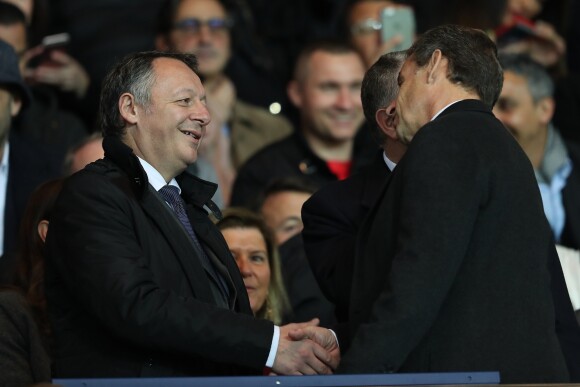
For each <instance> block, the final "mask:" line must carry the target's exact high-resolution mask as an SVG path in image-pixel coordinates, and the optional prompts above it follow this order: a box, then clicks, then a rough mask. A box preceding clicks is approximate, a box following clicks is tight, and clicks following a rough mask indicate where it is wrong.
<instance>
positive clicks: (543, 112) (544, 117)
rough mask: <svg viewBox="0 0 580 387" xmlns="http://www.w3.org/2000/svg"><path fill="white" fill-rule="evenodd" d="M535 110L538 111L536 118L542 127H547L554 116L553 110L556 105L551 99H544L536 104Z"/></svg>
mask: <svg viewBox="0 0 580 387" xmlns="http://www.w3.org/2000/svg"><path fill="white" fill-rule="evenodd" d="M536 109H537V111H538V117H539V119H540V122H541V123H542V124H543V125H548V124H549V123H550V121H552V117H553V116H554V110H555V109H556V104H555V102H554V99H553V98H550V97H546V98H542V99H541V100H539V101H538V102H537V103H536Z"/></svg>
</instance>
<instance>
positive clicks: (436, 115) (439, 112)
mask: <svg viewBox="0 0 580 387" xmlns="http://www.w3.org/2000/svg"><path fill="white" fill-rule="evenodd" d="M459 101H463V100H462V99H458V100H457V101H453V102H451V103H450V104H449V105H447V106H445V107H444V108H443V109H441V110H439V111H438V112H437V113H436V114H435V115H434V116H433V118H431V121H433V120H434V119H435V118H437V117H439V115H440V114H441V113H443V112H444V111H445V109H447V108H448V107H449V106H451V105H453V104H456V103H457V102H459Z"/></svg>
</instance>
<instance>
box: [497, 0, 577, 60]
mask: <svg viewBox="0 0 580 387" xmlns="http://www.w3.org/2000/svg"><path fill="white" fill-rule="evenodd" d="M541 11H542V1H541V0H525V1H522V0H507V2H506V7H505V13H504V17H503V21H502V24H501V25H500V26H499V27H498V28H497V29H496V31H495V32H496V35H497V41H498V47H499V48H500V50H501V51H502V52H505V53H520V54H527V55H529V56H530V57H532V58H533V59H534V60H535V61H537V62H538V63H541V64H542V65H543V66H544V67H554V66H557V65H558V64H563V61H564V59H565V54H566V42H565V40H564V38H563V37H562V36H560V34H559V33H558V32H557V31H556V28H555V27H554V26H553V25H552V24H550V23H547V22H544V21H542V20H535V19H536V17H537V16H538V15H539V14H540V12H541Z"/></svg>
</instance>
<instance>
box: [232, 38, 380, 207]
mask: <svg viewBox="0 0 580 387" xmlns="http://www.w3.org/2000/svg"><path fill="white" fill-rule="evenodd" d="M364 71H365V67H364V63H363V61H362V59H361V58H360V56H359V55H358V53H357V52H356V51H354V49H353V48H351V47H350V46H348V45H345V44H342V43H337V42H328V41H324V42H315V43H312V44H311V45H309V46H308V47H306V48H305V49H304V50H303V51H302V53H301V54H300V56H299V58H298V60H297V63H296V66H295V72H294V79H293V80H292V81H291V82H290V84H289V85H288V95H289V96H290V100H291V101H292V103H293V104H294V105H296V106H297V107H298V109H299V110H300V127H299V130H298V131H296V132H295V133H293V134H292V135H290V136H288V137H286V138H284V139H282V140H280V141H278V142H276V143H274V144H271V145H269V146H267V147H266V148H264V149H262V150H261V151H260V152H258V153H256V154H255V155H254V156H253V157H252V158H250V159H249V160H248V161H247V162H246V164H245V165H244V166H242V168H241V169H240V171H239V173H238V177H237V179H236V182H235V184H234V191H233V196H232V204H233V205H242V206H253V205H255V204H256V203H255V200H256V198H257V197H258V195H259V192H261V191H262V190H263V189H264V188H265V187H266V186H267V185H268V184H269V183H271V182H272V181H273V180H275V179H278V178H283V177H287V176H304V177H305V178H306V179H307V180H309V181H311V182H312V183H314V184H316V185H317V186H321V185H323V184H326V183H328V182H331V181H335V180H340V179H344V178H346V177H348V176H349V175H350V174H351V173H352V172H353V171H356V170H358V169H359V168H360V167H361V166H363V165H366V164H367V163H368V162H369V159H370V158H372V156H371V154H374V150H373V149H369V147H367V146H365V145H366V143H365V144H362V142H363V141H361V142H356V141H355V136H356V134H357V131H358V130H359V128H360V127H361V125H362V123H363V112H362V106H361V102H360V84H361V82H362V78H363V76H364ZM365 140H366V139H365Z"/></svg>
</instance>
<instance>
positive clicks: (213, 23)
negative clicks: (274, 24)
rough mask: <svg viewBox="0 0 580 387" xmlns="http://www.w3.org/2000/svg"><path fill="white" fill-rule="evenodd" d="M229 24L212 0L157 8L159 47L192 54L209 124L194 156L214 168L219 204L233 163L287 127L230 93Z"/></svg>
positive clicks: (173, 1)
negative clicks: (203, 90)
mask: <svg viewBox="0 0 580 387" xmlns="http://www.w3.org/2000/svg"><path fill="white" fill-rule="evenodd" d="M232 24H233V23H232V20H231V19H230V18H229V17H228V15H227V13H226V10H225V8H224V6H223V4H222V3H221V2H220V1H218V0H168V1H166V3H165V6H164V8H163V9H162V12H161V13H160V17H159V25H158V36H157V40H156V46H157V48H158V49H160V50H162V51H166V50H172V51H177V52H182V53H193V54H195V55H196V57H197V58H198V61H199V73H200V75H201V76H202V78H203V82H204V86H205V89H206V91H207V94H208V96H207V100H208V108H209V109H210V111H211V114H212V123H211V124H210V126H213V128H210V130H209V131H208V133H210V136H208V138H206V139H205V140H204V144H203V146H202V149H201V154H200V157H201V158H202V161H203V159H205V160H206V161H208V162H209V164H210V165H211V166H212V167H213V169H214V170H215V173H216V175H217V182H218V184H219V186H220V190H221V194H222V197H223V201H222V203H223V204H224V205H227V204H228V202H229V196H230V194H229V192H230V187H231V185H232V183H233V181H234V179H235V176H236V172H237V170H238V168H239V167H240V166H241V165H242V164H243V163H244V162H245V161H246V160H247V159H248V158H249V157H250V156H251V155H253V154H254V153H255V152H256V151H258V150H259V149H261V148H262V147H264V146H265V145H267V144H270V143H271V142H274V141H275V140H278V139H280V138H282V137H285V136H286V135H288V134H289V133H290V132H291V131H292V126H291V124H290V123H289V122H288V120H286V119H285V118H283V117H282V116H277V115H274V114H272V113H270V112H268V111H267V110H265V109H262V108H260V107H257V106H253V105H250V104H247V103H244V102H242V101H240V100H238V99H237V98H236V90H235V86H234V84H233V83H232V82H231V80H230V79H229V78H228V77H227V76H226V75H225V74H224V69H225V67H226V64H227V62H228V60H229V59H230V56H231V46H230V45H231V36H230V29H231V27H232ZM206 165H207V164H206ZM196 167H197V168H200V164H197V166H196ZM199 172H201V173H202V174H203V171H199V169H198V174H199ZM204 177H206V178H207V175H206V176H204Z"/></svg>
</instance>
